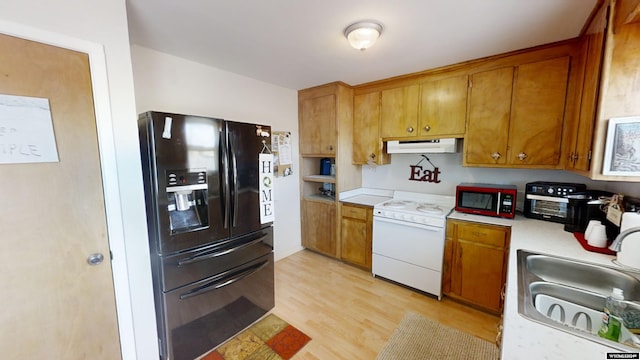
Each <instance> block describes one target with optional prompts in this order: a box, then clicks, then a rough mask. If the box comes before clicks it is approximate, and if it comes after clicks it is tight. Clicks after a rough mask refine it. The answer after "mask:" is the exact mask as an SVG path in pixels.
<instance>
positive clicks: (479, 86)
mask: <svg viewBox="0 0 640 360" xmlns="http://www.w3.org/2000/svg"><path fill="white" fill-rule="evenodd" d="M513 74H514V68H513V67H505V68H500V69H496V70H490V71H484V72H479V73H476V74H473V75H472V76H471V84H470V86H471V90H470V95H469V96H470V98H469V118H468V121H467V136H466V138H465V141H464V165H504V164H506V154H507V140H508V134H509V120H510V117H511V95H512V90H513Z"/></svg>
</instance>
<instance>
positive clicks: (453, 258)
mask: <svg viewBox="0 0 640 360" xmlns="http://www.w3.org/2000/svg"><path fill="white" fill-rule="evenodd" d="M510 237H511V228H510V227H507V226H498V225H489V224H483V223H476V222H469V221H460V220H451V219H450V220H447V235H446V242H445V256H444V272H443V289H442V292H443V293H444V294H445V295H447V296H449V297H452V298H454V299H457V300H460V301H463V302H465V303H468V304H470V305H473V306H474V307H477V308H480V309H483V310H486V311H488V312H491V313H494V314H499V313H501V312H502V308H503V305H504V304H503V299H502V291H503V288H504V284H505V279H506V273H507V263H508V261H507V260H508V254H509V240H510Z"/></svg>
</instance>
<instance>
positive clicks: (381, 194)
mask: <svg viewBox="0 0 640 360" xmlns="http://www.w3.org/2000/svg"><path fill="white" fill-rule="evenodd" d="M338 198H339V200H340V201H342V202H348V203H352V204H358V205H365V206H375V205H377V204H379V203H381V202H385V201H387V200H391V199H392V198H393V190H382V189H370V188H358V189H354V190H348V191H344V192H341V193H340V195H339V197H338Z"/></svg>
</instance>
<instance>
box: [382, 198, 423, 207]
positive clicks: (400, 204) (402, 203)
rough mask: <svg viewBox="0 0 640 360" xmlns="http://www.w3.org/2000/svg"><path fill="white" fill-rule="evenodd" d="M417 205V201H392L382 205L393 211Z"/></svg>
mask: <svg viewBox="0 0 640 360" xmlns="http://www.w3.org/2000/svg"><path fill="white" fill-rule="evenodd" d="M415 203H416V202H415V201H410V200H390V201H387V202H386V203H384V204H382V205H383V206H384V207H387V208H391V209H403V208H405V207H407V206H410V205H414V204H415Z"/></svg>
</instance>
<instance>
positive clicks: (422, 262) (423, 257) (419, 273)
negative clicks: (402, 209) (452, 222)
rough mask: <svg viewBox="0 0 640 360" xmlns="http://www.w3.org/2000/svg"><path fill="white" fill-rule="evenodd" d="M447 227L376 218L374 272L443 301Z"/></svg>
mask: <svg viewBox="0 0 640 360" xmlns="http://www.w3.org/2000/svg"><path fill="white" fill-rule="evenodd" d="M443 257H444V228H442V227H434V226H428V225H422V224H417V223H411V222H406V221H399V220H394V219H387V218H383V217H378V216H374V219H373V260H372V272H373V274H374V275H376V276H381V277H384V278H386V279H389V280H393V281H395V282H398V283H400V284H403V285H407V286H410V287H413V288H415V289H418V290H421V291H424V292H427V293H430V294H433V295H435V296H437V297H438V299H440V297H441V295H442V292H441V284H442V260H443Z"/></svg>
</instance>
